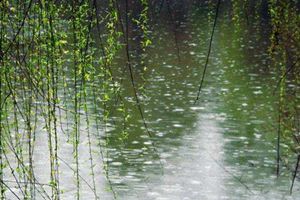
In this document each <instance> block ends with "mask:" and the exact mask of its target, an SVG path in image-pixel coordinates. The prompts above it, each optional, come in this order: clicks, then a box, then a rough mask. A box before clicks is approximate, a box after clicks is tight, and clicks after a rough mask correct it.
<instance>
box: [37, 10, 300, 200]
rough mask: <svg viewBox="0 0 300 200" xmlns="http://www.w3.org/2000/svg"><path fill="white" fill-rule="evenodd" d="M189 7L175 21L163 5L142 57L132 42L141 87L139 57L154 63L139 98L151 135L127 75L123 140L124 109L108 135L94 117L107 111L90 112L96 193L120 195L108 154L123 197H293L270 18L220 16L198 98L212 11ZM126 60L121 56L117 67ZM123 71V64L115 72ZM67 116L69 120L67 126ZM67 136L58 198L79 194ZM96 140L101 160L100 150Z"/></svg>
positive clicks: (87, 190) (85, 187) (83, 151)
mask: <svg viewBox="0 0 300 200" xmlns="http://www.w3.org/2000/svg"><path fill="white" fill-rule="evenodd" d="M186 10H188V11H189V12H183V13H179V14H181V15H180V17H178V18H176V17H174V16H176V14H177V16H178V15H179V14H178V13H177V12H175V11H174V10H173V11H174V12H175V13H170V11H167V9H166V10H163V11H162V15H165V18H162V19H160V20H159V21H158V22H157V23H158V24H157V25H155V28H154V30H153V33H152V34H153V36H154V39H153V45H152V46H151V48H150V49H149V50H148V51H147V52H146V53H145V54H144V55H139V54H142V53H143V52H142V51H139V50H138V45H137V43H138V42H139V40H138V39H137V40H134V39H132V42H133V44H132V53H133V54H134V55H133V58H134V60H133V62H134V67H135V77H136V80H135V81H136V82H137V84H138V85H139V84H140V85H141V84H142V82H143V79H142V78H141V71H142V70H141V69H139V67H141V66H140V65H141V63H142V60H143V62H145V64H144V65H145V66H147V68H148V69H147V71H145V72H143V78H144V79H145V81H144V87H145V90H144V94H143V98H142V101H143V109H144V114H145V118H146V121H147V123H148V126H149V129H150V131H151V133H153V134H154V137H153V138H149V136H148V135H147V133H146V131H145V129H144V126H143V122H142V120H141V117H140V114H139V112H138V109H137V107H136V105H135V103H134V98H133V94H132V88H131V83H130V82H129V78H128V79H127V78H125V79H123V82H122V85H123V86H124V88H125V89H124V90H122V91H121V96H122V97H123V99H124V102H125V106H126V108H127V111H128V113H129V115H130V118H129V121H128V122H127V124H126V126H127V129H126V130H127V132H128V136H127V137H126V138H122V137H120V132H121V131H122V130H123V128H124V127H123V124H122V118H121V117H120V116H119V115H118V113H117V112H116V113H114V114H113V119H114V120H111V121H109V123H108V124H107V125H106V130H107V133H106V134H104V126H103V125H100V126H102V127H101V130H97V126H96V123H98V122H96V121H95V119H96V118H95V117H92V116H93V115H96V114H97V112H98V113H101V112H102V111H101V109H99V110H97V112H94V113H93V115H91V119H90V124H92V125H91V126H90V127H89V129H88V130H89V131H90V133H91V135H92V155H93V161H94V163H95V166H93V169H94V173H95V176H94V180H95V186H96V193H97V195H98V196H99V197H100V198H101V199H112V198H113V197H112V195H111V191H110V189H109V186H108V181H107V180H106V178H105V173H104V172H103V171H104V170H103V165H104V164H103V161H104V163H106V162H107V164H108V167H107V169H108V176H109V180H110V181H111V184H112V187H113V190H114V191H115V192H116V194H117V197H118V199H126V200H127V199H128V200H130V199H161V200H162V199H186V200H187V199H230V200H231V199H265V198H269V199H295V198H296V197H297V196H299V191H297V190H295V192H294V193H293V195H291V196H290V195H289V194H288V188H289V185H290V177H289V176H290V174H289V172H286V171H283V174H282V175H281V176H280V177H279V178H276V176H275V148H274V146H275V145H274V143H275V132H274V130H273V127H272V126H273V124H275V122H276V116H275V114H274V113H275V112H274V110H275V109H276V106H275V105H276V99H275V98H274V96H272V86H273V85H275V83H276V80H275V76H276V73H275V72H273V71H272V70H267V69H268V62H269V57H268V55H267V53H266V52H267V45H268V42H267V41H268V39H267V35H265V33H264V32H263V30H264V28H263V27H262V26H264V25H257V24H254V25H253V26H249V27H246V26H245V27H243V26H242V25H240V26H241V27H235V26H234V25H233V24H231V23H230V20H229V19H228V15H229V13H227V11H226V10H225V11H223V12H222V13H221V16H220V19H219V21H218V26H217V30H216V35H215V38H214V42H213V47H212V48H213V50H212V54H211V60H210V63H209V68H208V72H207V76H206V78H205V82H204V89H203V91H202V93H201V97H200V100H199V102H197V103H196V104H195V105H194V100H195V97H196V91H197V89H198V84H199V82H200V75H201V72H202V66H203V64H204V62H205V56H206V51H207V46H208V45H207V44H208V38H209V37H208V36H209V34H210V31H209V28H210V27H211V26H210V23H209V22H208V21H207V20H206V19H207V15H206V14H205V13H206V11H205V10H202V9H200V10H199V9H195V8H193V7H191V8H186ZM171 12H172V10H171ZM168 16H169V17H168ZM170 16H173V17H170ZM132 34H133V35H132V37H133V38H135V36H134V34H135V33H134V32H133V33H132ZM175 40H176V41H175ZM120 54H121V53H120ZM179 57H180V59H178V58H179ZM124 63H125V62H124V58H123V57H122V56H121V55H120V58H118V59H117V60H116V63H115V67H116V69H115V70H114V71H118V70H119V69H121V68H122V67H120V66H124ZM126 73H128V72H127V71H126V70H125V72H124V70H121V71H120V72H119V75H118V74H117V75H116V78H121V77H117V76H122V75H124V74H126ZM91 90H92V89H91ZM141 96H142V95H141ZM89 101H91V102H92V101H93V99H92V98H91V99H89ZM91 109H92V108H91ZM69 117H70V116H69ZM62 118H64V115H63V116H62ZM41 123H42V122H41ZM67 123H71V122H64V123H63V124H64V125H65V126H67ZM69 126H72V125H69ZM86 127H87V124H85V120H82V122H81V131H82V132H81V143H80V144H79V146H80V149H79V152H80V153H79V160H80V163H79V165H80V175H81V181H82V184H81V191H82V196H83V197H84V199H92V198H94V193H93V192H92V185H91V183H92V182H93V179H92V176H91V170H90V165H89V163H90V160H89V157H88V156H87V155H89V148H88V145H87V144H88V142H89V141H88V138H87V137H86V134H87V128H86ZM40 132H41V133H43V130H40ZM67 132H70V131H67ZM99 134H100V136H99ZM60 135H61V136H60V139H59V142H60V144H59V146H60V147H61V148H60V150H59V156H60V157H61V158H62V160H61V161H60V163H61V164H60V171H61V174H60V185H61V190H62V191H63V194H62V196H61V197H62V199H74V198H73V197H74V194H75V193H76V185H75V184H74V169H75V165H74V163H73V152H72V151H73V150H72V145H71V144H68V143H67V141H68V134H67V133H65V134H63V133H60ZM46 140H47V139H46V134H39V135H38V136H37V138H36V141H37V142H36V146H35V149H36V150H35V155H34V157H35V160H36V163H35V176H36V177H37V178H38V180H39V182H41V183H47V181H48V180H49V177H48V174H49V173H48V172H49V169H48V168H45V166H49V165H45V164H44V163H47V162H49V161H48V157H47V156H45V155H48V150H47V149H48V148H47V146H46V145H45V141H46ZM99 140H101V144H103V146H102V151H103V152H104V155H103V157H101V155H100V154H99ZM105 140H106V142H104V141H105ZM151 140H153V141H154V144H155V145H154V146H155V147H153V146H152V141H151ZM154 148H155V149H154ZM103 159H104V160H103ZM297 185H299V184H296V186H297ZM296 186H295V188H296ZM45 190H48V189H47V188H46V187H45Z"/></svg>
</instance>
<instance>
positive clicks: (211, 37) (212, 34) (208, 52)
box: [195, 0, 221, 103]
mask: <svg viewBox="0 0 300 200" xmlns="http://www.w3.org/2000/svg"><path fill="white" fill-rule="evenodd" d="M220 3H221V0H218V3H217V7H216V15H215V20H214V24H213V29H212V32H211V36H210V40H209V46H208V51H207V56H206V61H205V65H204V70H203V73H202V78H201V82H200V85H199V89H198V94H197V98H196V100H195V103H196V102H197V101H198V100H199V96H200V92H201V89H202V86H203V81H204V77H205V73H206V69H207V65H208V61H209V56H210V52H211V45H212V41H213V37H214V33H215V29H216V25H217V19H218V14H219V7H220Z"/></svg>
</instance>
